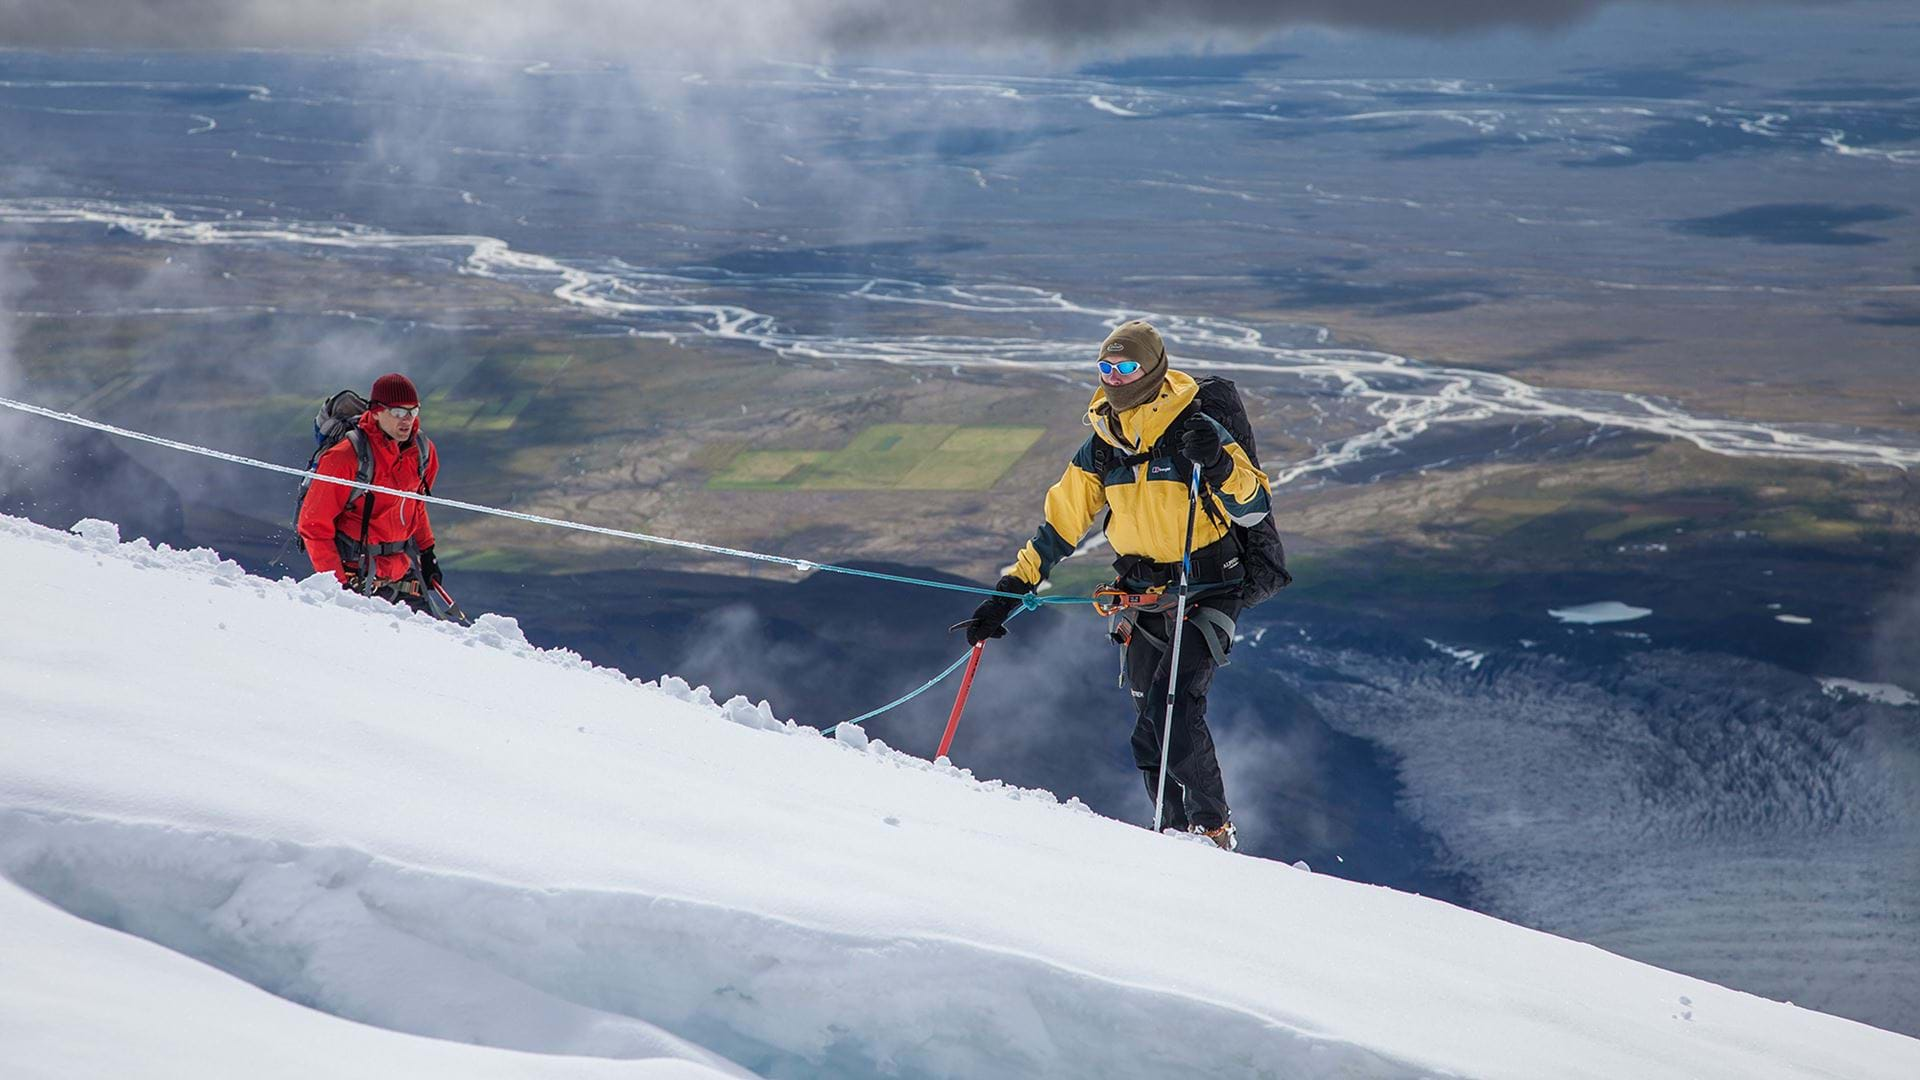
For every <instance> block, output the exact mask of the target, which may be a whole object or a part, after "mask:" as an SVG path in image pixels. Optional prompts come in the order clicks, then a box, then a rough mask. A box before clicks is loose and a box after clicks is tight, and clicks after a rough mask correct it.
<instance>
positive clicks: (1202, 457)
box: [1180, 413, 1233, 486]
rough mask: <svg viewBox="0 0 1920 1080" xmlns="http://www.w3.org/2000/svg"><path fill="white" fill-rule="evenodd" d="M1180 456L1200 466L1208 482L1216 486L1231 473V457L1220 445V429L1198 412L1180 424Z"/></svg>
mask: <svg viewBox="0 0 1920 1080" xmlns="http://www.w3.org/2000/svg"><path fill="white" fill-rule="evenodd" d="M1180 456H1181V457H1184V458H1186V459H1187V461H1189V462H1191V463H1192V464H1194V465H1198V466H1200V475H1201V476H1203V477H1205V478H1206V481H1207V483H1209V484H1213V485H1216V486H1218V485H1219V484H1220V483H1222V482H1223V481H1225V480H1226V478H1227V477H1229V476H1232V475H1233V458H1232V457H1231V456H1229V455H1228V454H1227V451H1226V448H1225V447H1222V446H1221V445H1220V429H1219V428H1218V427H1216V426H1215V425H1214V422H1213V421H1211V420H1209V419H1207V418H1206V417H1205V416H1204V415H1202V414H1200V413H1194V414H1193V415H1192V416H1189V417H1187V422H1186V423H1184V424H1182V425H1180Z"/></svg>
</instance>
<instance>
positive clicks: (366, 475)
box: [342, 427, 373, 509]
mask: <svg viewBox="0 0 1920 1080" xmlns="http://www.w3.org/2000/svg"><path fill="white" fill-rule="evenodd" d="M343 437H344V438H345V439H346V440H347V442H349V443H351V444H352V445H353V455H354V461H355V466H354V470H353V478H354V479H355V480H357V481H359V482H360V483H362V484H371V483H373V447H371V446H369V445H368V444H367V433H366V432H364V431H362V430H360V429H359V428H358V427H352V428H348V429H347V433H346V435H345V436H343ZM372 497H373V492H371V491H366V490H364V489H361V488H354V489H353V492H352V494H350V495H348V496H347V505H346V506H345V507H342V509H351V508H352V507H353V505H354V504H355V503H357V502H359V501H360V500H361V499H362V498H372Z"/></svg>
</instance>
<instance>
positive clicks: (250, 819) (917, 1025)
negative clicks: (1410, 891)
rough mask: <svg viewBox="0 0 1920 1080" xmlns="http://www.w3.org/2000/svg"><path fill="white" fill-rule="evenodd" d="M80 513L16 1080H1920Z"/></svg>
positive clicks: (3, 1024)
mask: <svg viewBox="0 0 1920 1080" xmlns="http://www.w3.org/2000/svg"><path fill="white" fill-rule="evenodd" d="M81 532H82V533H84V534H85V535H69V534H65V533H59V532H55V531H52V530H48V529H44V528H41V527H39V526H35V525H32V524H29V523H27V522H24V521H21V520H18V519H13V518H0V567H5V569H4V571H0V574H4V576H0V597H3V598H4V600H5V610H6V611H7V612H8V613H9V614H10V615H11V616H12V617H11V618H8V619H6V620H4V622H3V623H0V640H3V641H4V645H0V746H4V747H5V753H4V754H0V879H4V880H0V1047H4V1051H0V1053H4V1061H5V1066H6V1067H5V1070H4V1071H5V1073H6V1075H7V1076H8V1077H9V1078H13V1077H28V1078H40V1077H60V1078H72V1077H108V1076H114V1077H118V1076H142V1077H189V1076H192V1077H206V1076H267V1075H271V1076H275V1077H306V1076H314V1077H320V1076H348V1075H351V1076H396V1077H398V1076H405V1077H438V1076H447V1077H461V1078H469V1077H478V1078H490V1077H496V1076H498V1077H543V1078H544V1077H559V1076H569V1077H572V1076H582V1077H601V1076H606V1077H645V1078H655V1077H660V1078H676V1080H677V1078H683V1077H684V1078H692V1077H716V1076H729V1075H741V1074H742V1072H743V1071H750V1072H752V1073H754V1074H758V1075H763V1076H770V1077H830V1076H831V1077H879V1076H896V1077H1021V1076H1046V1077H1102V1078H1119V1077H1132V1076H1141V1077H1148V1076H1151V1077H1156V1078H1160V1077H1168V1076H1183V1077H1184V1076H1195V1077H1199V1076H1205V1077H1239V1076H1247V1077H1334V1076H1340V1077H1402V1076H1429V1075H1456V1076H1471V1077H1514V1078H1535V1077H1545V1076H1553V1077H1626V1076H1631V1077H1637V1078H1660V1077H1675V1078H1678V1077H1688V1078H1716V1077H1725V1078H1729V1080H1731V1078H1740V1080H1750V1078H1755V1077H1801V1076H1804V1077H1834V1076H1845V1077H1850V1078H1874V1077H1887V1078H1895V1077H1898V1078H1903V1080H1904V1078H1909V1077H1913V1076H1916V1075H1920V1041H1916V1040H1913V1039H1909V1038H1906V1037H1903V1036H1899V1035H1895V1034H1891V1033H1888V1032H1884V1031H1879V1030H1877V1029H1874V1028H1871V1027H1867V1026H1865V1025H1862V1024H1858V1023H1854V1022H1851V1021H1847V1020H1841V1019H1838V1018H1835V1017H1831V1016H1826V1015H1823V1014H1819V1013H1815V1012H1810V1011H1807V1010H1802V1009H1798V1008H1795V1007H1793V1006H1791V1005H1787V1004H1782V1003H1777V1002H1772V1001H1768V1000H1765V999H1762V998H1758V997H1754V996H1752V995H1748V994H1744V993H1740V992H1737V991H1733V990H1728V989H1725V988H1722V987H1719V986H1716V985H1713V984H1711V983H1707V982H1704V981H1701V980H1698V979H1693V978H1689V977H1686V976H1682V975H1677V974H1673V973H1670V972H1666V971H1662V970H1660V969H1658V968H1654V967H1650V966H1648V965H1645V964H1640V963H1636V962H1633V961H1629V960H1625V959H1622V958H1620V957H1617V956H1614V955H1611V954H1609V953H1606V952H1603V951H1601V950H1599V949H1597V948H1594V947H1591V946H1587V945H1582V944H1578V943H1575V942H1571V941H1566V940H1563V939H1559V938H1555V937H1552V936H1549V935H1546V934H1542V933H1538V932H1535V931H1530V930H1525V929H1522V928H1519V927H1515V926H1512V925H1509V924H1506V923H1502V922H1499V921H1497V920H1494V919H1491V918H1487V917H1485V916H1481V915H1476V914H1473V913H1471V912H1468V911H1464V910H1462V909H1459V908H1455V907H1452V906H1449V905H1446V904H1442V903H1439V902H1437V901H1432V900H1426V899H1422V898H1420V897H1415V896H1409V895H1406V894H1402V893H1397V892H1394V891H1391V890H1388V889H1384V888H1380V887H1375V886H1366V885H1359V884H1354V883H1350V882H1346V881H1341V880H1339V879H1337V878H1332V877H1326V876H1322V875H1315V874H1305V873H1301V872H1299V871H1297V870H1293V869H1290V868H1288V867H1286V866H1284V865H1281V864H1279V863H1273V862H1267V861H1263V860H1259V859H1254V858H1251V857H1247V856H1241V855H1229V854H1226V853H1224V852H1220V851H1218V850H1216V849H1213V848H1212V847H1210V846H1208V845H1201V844H1190V843H1184V842H1179V841H1177V840H1172V839H1168V838H1163V837H1158V836H1154V835H1152V834H1150V833H1149V832H1147V831H1145V830H1142V829H1140V828H1137V827H1134V826H1131V825H1128V824H1124V823H1121V822H1117V821H1113V820H1109V819H1106V818H1102V817H1099V816H1097V815H1095V814H1093V813H1091V812H1089V811H1088V810H1086V809H1085V808H1084V807H1082V806H1080V805H1079V804H1077V803H1073V802H1069V803H1066V804H1062V803H1061V802H1060V801H1059V800H1057V799H1056V798H1054V797H1053V796H1052V795H1049V794H1047V793H1045V792H1037V791H1026V790H1019V789H1014V788H1010V787H1007V786H1004V785H1001V784H998V783H994V782H981V781H979V780H977V779H975V778H974V777H972V776H971V775H970V774H968V773H966V772H965V771H963V770H958V769H954V768H952V767H950V766H947V765H944V764H938V765H936V764H933V763H929V762H925V761H921V760H918V759H915V758H911V757H907V756H905V755H902V754H900V753H898V752H896V751H893V750H891V749H889V748H887V747H886V745H885V744H884V743H882V742H880V741H878V740H871V741H868V740H865V739H864V738H858V737H856V738H851V739H848V740H846V741H844V742H843V741H836V740H830V739H825V738H822V737H820V736H819V735H818V734H816V733H815V732H813V731H812V730H811V729H809V728H805V727H797V726H794V725H791V724H784V723H779V722H776V721H775V720H774V718H773V717H772V716H771V714H770V713H769V711H768V710H767V709H766V708H765V707H764V706H755V705H752V704H750V703H748V702H746V701H744V700H742V699H735V700H733V701H730V702H727V703H724V704H715V703H714V702H713V701H712V698H711V696H710V695H709V694H708V693H706V692H705V690H704V689H701V690H695V689H692V688H689V687H688V686H687V685H686V684H685V683H684V682H681V681H679V680H675V679H663V680H662V681H661V682H659V683H647V684H642V683H639V682H636V681H633V680H630V679H628V678H626V677H625V676H624V675H621V674H620V673H618V672H615V671H611V670H607V669H603V668H595V667H593V666H591V665H589V664H587V663H585V662H584V661H582V660H581V659H580V658H579V657H577V656H575V655H573V654H571V653H568V652H565V651H559V650H547V651H542V650H537V649H534V648H532V647H530V646H529V645H527V643H526V641H525V639H524V638H523V637H522V636H521V635H520V633H519V630H518V628H517V627H516V626H515V625H514V623H513V621H512V620H511V619H505V618H499V617H494V616H485V617H482V618H481V619H480V620H479V622H478V624H477V625H476V626H474V627H473V628H470V629H467V628H459V627H454V626H449V625H446V624H440V623H434V622H432V621H430V620H427V619H425V618H424V617H420V616H410V615H405V614H403V613H401V612H400V611H399V610H398V609H394V608H390V607H388V606H386V605H384V604H380V603H379V602H377V601H369V600H365V599H362V598H358V597H353V596H349V595H346V594H343V593H341V592H340V591H339V590H338V589H337V588H335V587H334V586H333V585H332V584H331V583H330V581H329V580H327V579H322V578H315V579H310V580H308V581H306V582H293V581H286V580H283V581H278V582H274V581H267V580H264V579H260V578H255V577H250V576H247V575H246V574H244V573H243V572H242V571H241V570H240V568H239V567H238V566H237V565H235V564H233V563H230V562H223V561H221V560H220V559H219V558H218V557H217V556H216V555H214V554H213V553H212V552H208V551H193V552H177V551H171V550H168V549H166V548H164V547H163V548H161V549H159V550H157V551H156V550H154V549H152V548H150V547H149V546H147V545H146V544H145V543H144V542H134V543H131V544H121V543H119V542H118V541H117V538H116V536H115V534H114V533H113V530H112V528H111V526H107V525H105V524H104V523H94V524H89V525H87V526H86V527H85V528H83V529H82V530H81ZM876 689H878V688H876ZM969 719H970V720H971V722H974V723H992V722H995V721H996V720H998V719H1002V718H996V717H990V716H980V717H970V718H969ZM1004 719H1005V720H1006V721H1007V722H1022V723H1025V722H1032V719H1033V718H1023V717H1007V718H1004ZM301 1006H308V1008H302V1007H301Z"/></svg>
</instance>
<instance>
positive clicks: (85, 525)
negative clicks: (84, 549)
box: [67, 518, 120, 544]
mask: <svg viewBox="0 0 1920 1080" xmlns="http://www.w3.org/2000/svg"><path fill="white" fill-rule="evenodd" d="M67 531H68V532H71V533H72V534H74V535H75V536H78V537H81V538H82V539H86V540H92V541H94V542H95V543H99V544H118V543H119V542H120V526H118V525H115V524H114V523H113V522H111V521H101V520H100V519H99V518H81V519H80V520H79V521H76V522H74V523H73V527H72V528H71V529H68V530H67Z"/></svg>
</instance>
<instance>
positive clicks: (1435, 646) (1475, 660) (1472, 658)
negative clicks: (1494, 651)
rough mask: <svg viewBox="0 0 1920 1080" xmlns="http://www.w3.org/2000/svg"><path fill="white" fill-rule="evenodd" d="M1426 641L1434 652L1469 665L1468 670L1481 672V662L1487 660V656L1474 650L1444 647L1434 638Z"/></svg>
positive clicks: (1450, 646)
mask: <svg viewBox="0 0 1920 1080" xmlns="http://www.w3.org/2000/svg"><path fill="white" fill-rule="evenodd" d="M1424 640H1425V641H1426V643H1427V646H1428V647H1429V648H1431V649H1432V650H1433V651H1435V652H1439V653H1445V654H1446V655H1448V656H1451V657H1453V658H1454V659H1455V660H1458V661H1460V662H1461V663H1462V664H1465V665H1467V667H1468V668H1470V669H1471V670H1474V671H1479V670H1480V663H1481V661H1483V660H1485V659H1486V658H1487V654H1486V653H1483V652H1474V651H1473V650H1472V649H1463V648H1458V647H1456V646H1453V645H1443V644H1441V643H1440V642H1438V641H1435V640H1433V639H1432V638H1425V639H1424Z"/></svg>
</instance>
